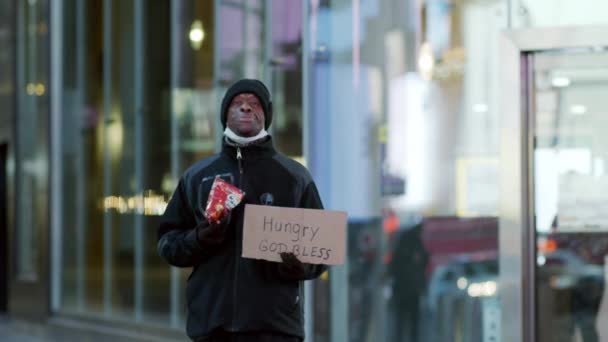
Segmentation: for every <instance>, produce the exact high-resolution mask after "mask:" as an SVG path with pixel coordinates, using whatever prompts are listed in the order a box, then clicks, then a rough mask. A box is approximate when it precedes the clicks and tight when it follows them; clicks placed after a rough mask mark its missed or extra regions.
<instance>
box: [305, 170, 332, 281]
mask: <svg viewBox="0 0 608 342" xmlns="http://www.w3.org/2000/svg"><path fill="white" fill-rule="evenodd" d="M299 207H300V208H305V209H323V203H321V198H320V197H319V192H318V191H317V186H316V185H315V183H314V182H313V181H311V182H310V183H308V184H307V185H306V187H305V188H304V192H303V193H302V199H301V201H300V205H299ZM326 270H327V265H317V264H307V263H304V277H303V279H298V280H312V279H315V278H318V277H319V276H320V275H321V274H323V272H325V271H326Z"/></svg>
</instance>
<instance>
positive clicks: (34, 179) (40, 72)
mask: <svg viewBox="0 0 608 342" xmlns="http://www.w3.org/2000/svg"><path fill="white" fill-rule="evenodd" d="M18 6H19V9H18V11H17V13H18V14H19V17H18V19H17V23H18V24H17V41H18V44H17V60H18V61H20V62H21V63H20V64H19V65H20V66H19V68H18V69H17V87H18V88H17V89H18V90H17V107H18V108H19V113H18V115H17V117H18V118H19V120H17V131H16V137H17V151H16V154H17V173H16V174H17V187H16V193H17V194H18V197H17V201H18V203H17V205H16V206H15V208H16V210H17V216H16V225H17V228H16V229H15V231H16V232H17V245H18V246H17V251H18V255H17V276H18V277H19V278H22V279H26V280H34V279H37V278H38V277H39V276H40V274H39V272H40V268H39V266H40V262H41V259H40V258H41V251H40V250H39V246H40V245H41V243H40V237H41V233H42V229H43V227H46V226H47V222H48V205H47V195H48V193H47V191H48V181H47V176H48V174H47V170H48V149H47V146H48V133H47V132H48V113H49V101H48V99H49V97H48V84H49V83H48V81H49V77H48V76H49V74H48V67H47V62H48V58H49V55H48V42H49V38H48V21H47V11H48V3H47V1H20V2H19V3H18Z"/></svg>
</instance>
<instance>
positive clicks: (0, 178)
mask: <svg viewBox="0 0 608 342" xmlns="http://www.w3.org/2000/svg"><path fill="white" fill-rule="evenodd" d="M6 154H7V146H6V144H0V314H2V313H5V312H6V311H7V303H8V278H9V277H8V242H7V240H8V222H7V213H6V210H7V203H6V201H7V189H6V187H7V185H6Z"/></svg>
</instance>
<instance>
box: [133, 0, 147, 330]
mask: <svg viewBox="0 0 608 342" xmlns="http://www.w3.org/2000/svg"><path fill="white" fill-rule="evenodd" d="M133 12H134V16H135V20H134V26H135V30H134V31H135V42H134V43H135V44H134V50H135V52H134V54H133V56H134V58H133V66H134V68H133V70H134V72H135V74H134V75H133V76H134V88H135V96H134V109H135V113H134V115H135V184H136V185H135V195H136V198H138V199H139V200H138V201H137V202H138V203H137V205H136V208H137V210H135V212H134V213H133V215H135V216H134V221H135V230H134V237H133V238H134V242H133V244H134V249H135V253H134V257H135V260H134V263H135V277H134V282H135V284H134V285H135V286H134V288H135V321H136V322H141V321H142V319H143V298H144V286H143V263H144V262H143V260H144V250H143V244H144V232H143V219H144V216H143V215H144V208H143V204H144V189H143V181H144V167H143V166H144V165H143V164H144V160H143V158H144V148H143V145H144V139H143V134H144V132H143V120H144V118H143V115H144V113H143V102H144V84H143V77H144V73H143V69H144V58H143V51H144V48H145V47H144V39H145V37H144V25H145V23H144V4H143V0H135V2H134V11H133Z"/></svg>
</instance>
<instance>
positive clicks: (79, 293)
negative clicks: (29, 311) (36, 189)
mask: <svg viewBox="0 0 608 342" xmlns="http://www.w3.org/2000/svg"><path fill="white" fill-rule="evenodd" d="M85 6H86V1H78V2H77V3H76V90H75V95H76V106H73V107H72V108H73V109H74V110H75V113H73V114H74V116H75V117H76V120H74V123H75V129H76V146H75V147H76V159H77V161H76V168H77V169H76V184H77V185H76V189H75V190H76V208H77V210H76V213H75V214H76V307H77V309H78V310H79V311H83V310H84V309H85V298H86V293H85V291H86V286H85V277H86V270H85V268H86V253H85V244H86V238H85V236H86V232H85V230H86V228H85V226H86V224H87V213H86V209H87V206H86V179H87V175H86V162H85V152H84V142H83V139H82V132H83V128H84V118H83V115H84V102H85V101H84V96H85V95H84V94H85V93H86V89H85V87H86V85H85V72H86V70H85V62H86V52H85V51H86V48H85V39H86V32H87V31H86V29H85V15H86V11H85Z"/></svg>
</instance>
